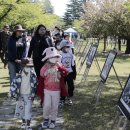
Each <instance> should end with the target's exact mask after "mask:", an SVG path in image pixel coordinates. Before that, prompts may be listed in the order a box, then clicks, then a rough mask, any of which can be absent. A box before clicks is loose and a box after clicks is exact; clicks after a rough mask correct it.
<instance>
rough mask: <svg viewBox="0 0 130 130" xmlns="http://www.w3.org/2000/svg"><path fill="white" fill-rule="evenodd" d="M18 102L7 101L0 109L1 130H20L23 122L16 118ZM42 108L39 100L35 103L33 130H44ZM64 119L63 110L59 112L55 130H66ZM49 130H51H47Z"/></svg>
mask: <svg viewBox="0 0 130 130" xmlns="http://www.w3.org/2000/svg"><path fill="white" fill-rule="evenodd" d="M15 105H16V102H15V101H13V100H11V99H7V100H5V101H4V102H3V105H2V106H1V107H0V130H18V129H20V124H21V121H20V120H18V119H15V118H14V112H15ZM42 111H43V110H42V108H40V107H39V102H38V101H37V100H35V101H34V103H33V119H32V121H31V126H32V128H33V130H42V128H41V124H40V123H41V121H42V120H43V117H42ZM63 122H64V119H63V117H62V110H61V109H60V110H59V115H58V118H57V121H56V128H55V129H54V130H64V129H63V128H62V127H63ZM46 130H49V129H46Z"/></svg>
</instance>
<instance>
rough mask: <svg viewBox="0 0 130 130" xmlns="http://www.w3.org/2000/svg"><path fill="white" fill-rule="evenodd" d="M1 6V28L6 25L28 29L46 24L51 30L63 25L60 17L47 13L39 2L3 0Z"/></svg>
mask: <svg viewBox="0 0 130 130" xmlns="http://www.w3.org/2000/svg"><path fill="white" fill-rule="evenodd" d="M0 4H1V8H0V18H1V19H0V20H1V21H0V28H1V27H3V26H4V25H5V24H9V25H11V26H14V25H16V24H22V25H23V26H24V27H25V28H28V29H29V28H30V29H31V28H33V27H35V26H37V25H38V24H44V25H46V26H47V27H49V28H51V27H54V26H55V24H56V25H58V24H62V22H61V19H60V18H59V17H58V16H56V15H54V14H48V13H46V12H45V10H44V9H43V5H42V4H40V3H39V2H38V1H37V2H36V1H32V0H8V1H7V0H2V1H0ZM8 10H9V11H8ZM5 14H6V15H5ZM3 16H4V17H3Z"/></svg>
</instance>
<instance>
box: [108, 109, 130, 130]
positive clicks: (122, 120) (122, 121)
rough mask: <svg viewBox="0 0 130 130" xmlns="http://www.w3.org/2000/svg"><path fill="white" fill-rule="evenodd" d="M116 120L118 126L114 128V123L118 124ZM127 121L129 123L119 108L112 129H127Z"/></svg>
mask: <svg viewBox="0 0 130 130" xmlns="http://www.w3.org/2000/svg"><path fill="white" fill-rule="evenodd" d="M116 122H117V125H116V128H115V129H114V125H115V124H116ZM127 123H128V119H127V118H126V117H125V116H124V115H123V114H122V113H121V112H120V111H119V110H118V111H117V114H116V116H115V118H114V121H113V124H112V127H111V130H126V126H127ZM122 124H123V125H122ZM121 125H122V126H121Z"/></svg>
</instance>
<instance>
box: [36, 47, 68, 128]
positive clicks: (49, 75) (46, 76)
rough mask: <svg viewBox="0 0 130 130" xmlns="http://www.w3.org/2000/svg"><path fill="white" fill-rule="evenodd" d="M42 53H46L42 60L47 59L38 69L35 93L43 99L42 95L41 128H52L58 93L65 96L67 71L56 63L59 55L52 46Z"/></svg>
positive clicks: (55, 114) (57, 103)
mask: <svg viewBox="0 0 130 130" xmlns="http://www.w3.org/2000/svg"><path fill="white" fill-rule="evenodd" d="M43 54H46V57H45V58H43V59H42V61H45V60H47V61H46V64H45V65H44V66H43V67H42V69H41V71H40V79H39V85H38V92H37V94H38V96H39V97H41V100H43V95H44V107H43V116H44V120H43V123H42V128H51V129H53V128H55V123H56V118H57V113H58V105H59V99H60V94H61V95H64V96H67V91H66V89H65V84H64V77H65V76H67V73H68V72H67V70H66V69H65V68H64V67H63V66H62V65H61V64H59V63H58V61H59V59H60V58H61V56H60V55H59V54H58V53H57V50H56V49H55V48H54V47H49V48H47V49H45V51H44V53H43Z"/></svg>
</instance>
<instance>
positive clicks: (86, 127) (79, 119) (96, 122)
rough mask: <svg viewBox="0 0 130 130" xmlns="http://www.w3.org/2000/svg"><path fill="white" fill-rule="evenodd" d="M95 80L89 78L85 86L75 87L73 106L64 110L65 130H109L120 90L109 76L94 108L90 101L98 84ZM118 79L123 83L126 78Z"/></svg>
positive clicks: (94, 78) (92, 77)
mask: <svg viewBox="0 0 130 130" xmlns="http://www.w3.org/2000/svg"><path fill="white" fill-rule="evenodd" d="M96 78H97V77H95V76H91V78H89V79H88V80H89V81H88V83H87V84H86V85H82V83H81V84H80V85H79V86H76V90H77V91H76V92H75V96H74V105H73V106H72V107H70V108H68V107H66V108H65V109H64V115H65V123H64V126H65V130H110V128H111V126H112V123H113V120H114V117H115V115H116V111H117V108H116V105H117V102H118V99H119V97H120V94H121V89H120V87H119V86H118V82H117V81H116V79H115V78H113V76H111V77H110V79H109V81H108V82H107V83H106V84H105V85H104V88H103V90H102V92H101V95H100V100H99V101H100V102H99V104H98V105H97V107H96V108H95V103H92V99H93V94H94V92H95V89H96V88H97V84H98V79H97V80H96ZM120 79H121V82H122V83H124V82H125V81H126V80H127V77H120ZM127 130H128V129H127Z"/></svg>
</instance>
